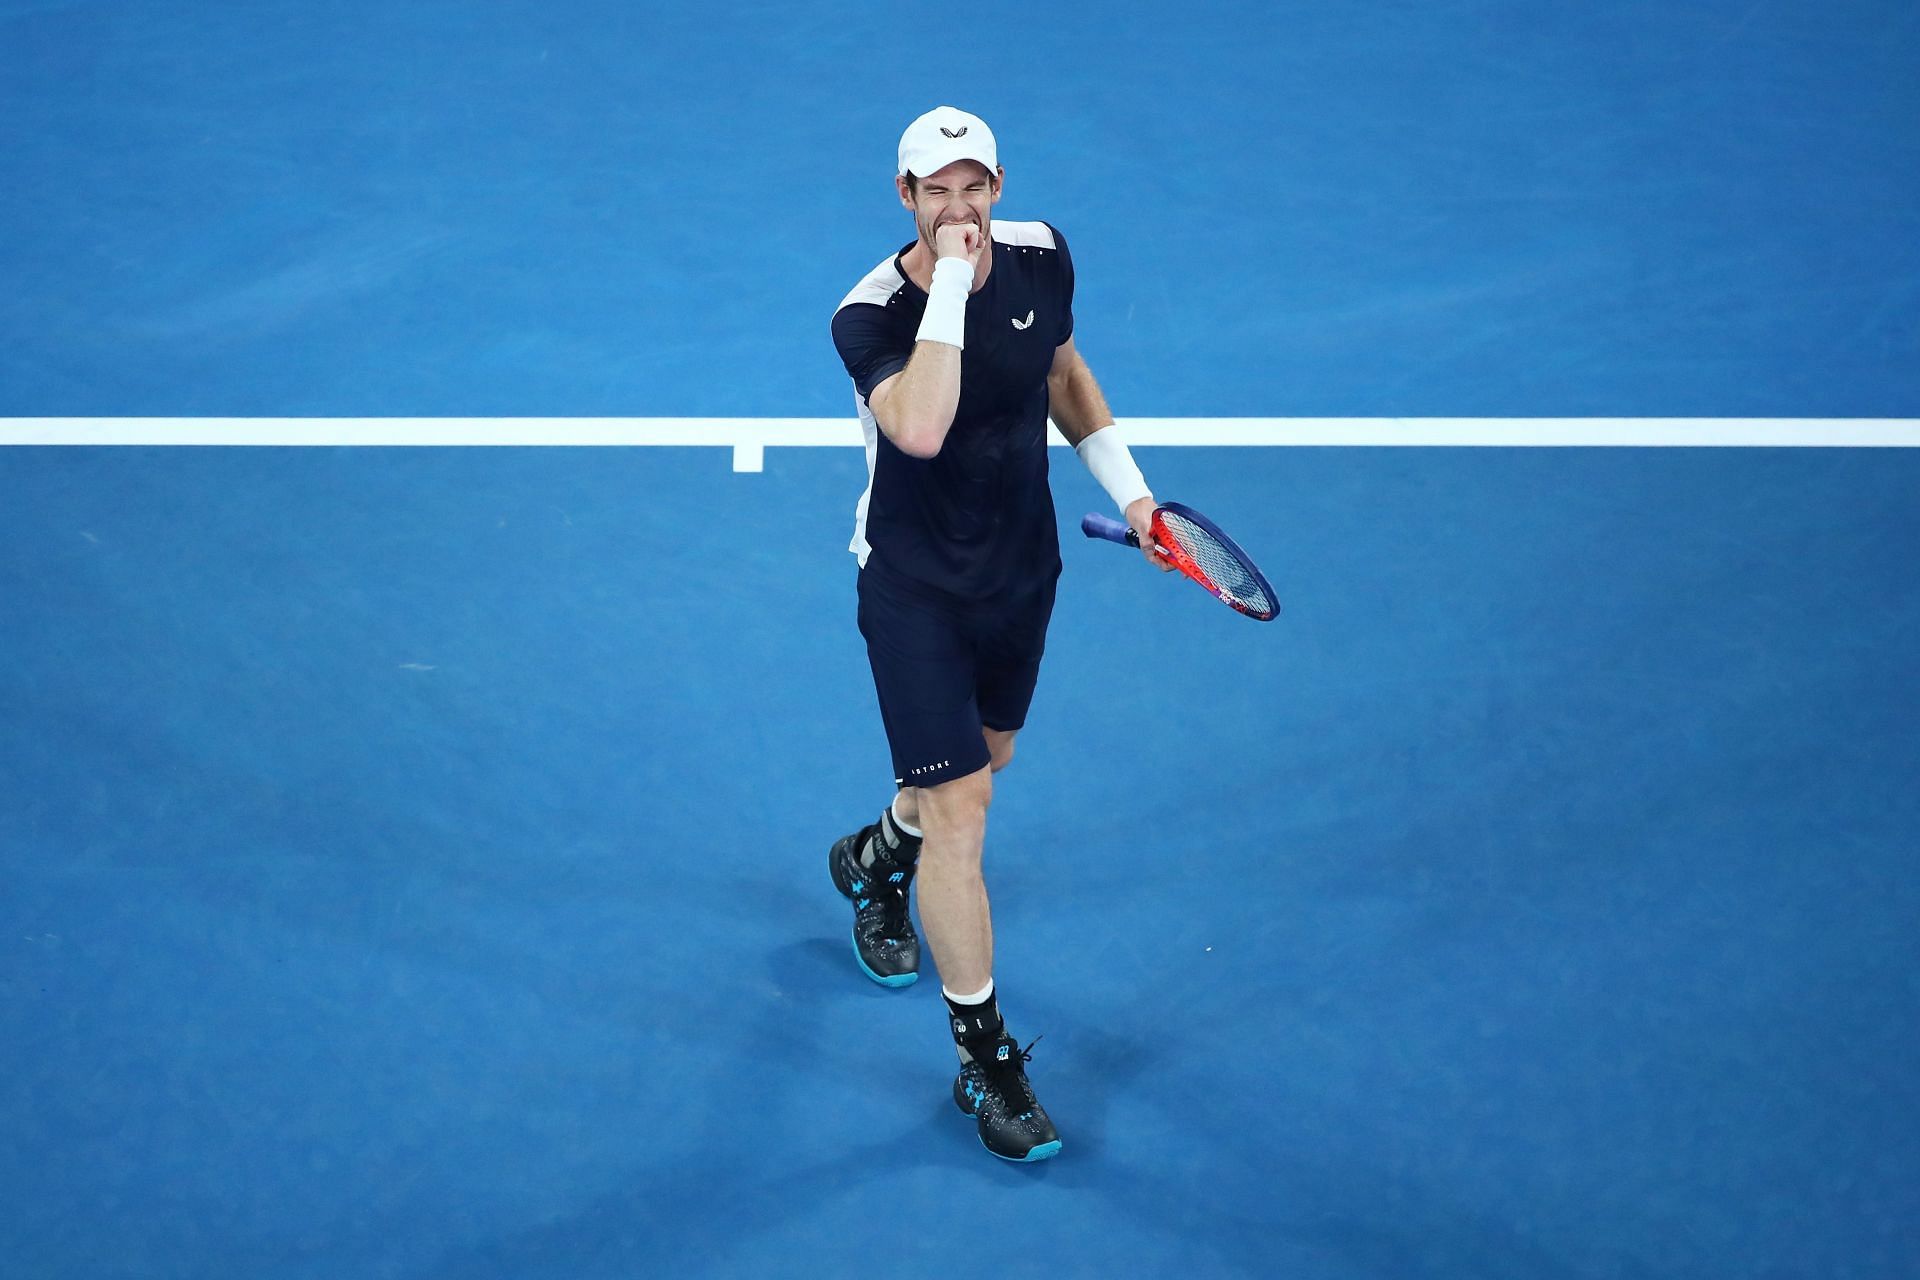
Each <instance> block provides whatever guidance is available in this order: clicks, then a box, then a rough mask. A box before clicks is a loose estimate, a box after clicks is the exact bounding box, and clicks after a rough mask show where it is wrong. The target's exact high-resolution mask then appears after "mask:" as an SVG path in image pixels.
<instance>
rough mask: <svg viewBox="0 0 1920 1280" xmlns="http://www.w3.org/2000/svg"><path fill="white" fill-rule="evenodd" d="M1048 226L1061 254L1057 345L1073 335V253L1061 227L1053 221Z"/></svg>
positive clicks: (1055, 247)
mask: <svg viewBox="0 0 1920 1280" xmlns="http://www.w3.org/2000/svg"><path fill="white" fill-rule="evenodd" d="M1046 228H1047V230H1049V231H1051V232H1053V247H1054V249H1055V250H1056V251H1058V253H1059V254H1060V333H1059V335H1058V336H1057V337H1055V338H1054V340H1053V345H1054V346H1056V347H1057V346H1060V345H1062V344H1063V343H1065V342H1066V340H1067V339H1068V338H1071V337H1072V336H1073V255H1072V254H1071V253H1068V252H1067V238H1066V237H1065V236H1063V235H1061V234H1060V228H1058V227H1056V226H1054V225H1053V224H1052V223H1051V222H1049V223H1047V224H1046Z"/></svg>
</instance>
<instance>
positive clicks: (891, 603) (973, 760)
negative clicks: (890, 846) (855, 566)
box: [860, 562, 1058, 787]
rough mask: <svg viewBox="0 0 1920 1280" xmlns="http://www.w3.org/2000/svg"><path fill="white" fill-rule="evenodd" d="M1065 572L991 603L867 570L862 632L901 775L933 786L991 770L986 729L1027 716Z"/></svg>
mask: <svg viewBox="0 0 1920 1280" xmlns="http://www.w3.org/2000/svg"><path fill="white" fill-rule="evenodd" d="M1057 579H1058V573H1057V572H1056V573H1055V574H1054V575H1052V576H1050V577H1048V578H1047V580H1046V581H1045V583H1043V584H1041V585H1040V586H1038V587H1036V588H1035V589H1034V590H1033V591H1032V592H1030V593H1029V594H1027V595H1024V596H1020V597H1016V598H1013V599H1010V600H996V601H992V602H989V603H986V604H978V603H973V602H969V601H962V600H956V599H953V598H952V597H949V596H946V595H944V594H943V593H940V592H936V591H933V590H931V589H930V588H927V587H923V586H919V585H918V584H915V583H912V582H908V581H903V580H902V579H900V578H898V577H895V576H893V575H891V574H888V573H886V572H884V571H882V570H880V569H879V568H878V566H877V564H875V563H873V562H869V564H868V566H867V568H865V569H862V570H861V571H860V634H861V635H863V636H865V637H866V639H867V662H868V664H869V665H871V666H872V667H873V687H874V689H875V690H876V691H877V692H878V693H879V695H880V719H881V721H882V722H883V723H884V724H885V725H886V729H887V745H888V747H889V748H891V750H892V752H893V774H894V781H895V782H896V783H898V784H899V785H900V786H903V787H930V786H932V785H934V784H935V783H939V782H947V781H950V780H952V779H954V778H964V777H965V776H966V775H968V774H970V773H974V772H977V771H978V770H981V769H984V768H986V767H987V740H986V738H984V737H983V736H982V735H981V732H980V731H981V729H982V727H985V728H988V729H1000V730H1012V729H1018V728H1020V727H1021V726H1022V725H1024V724H1025V723H1026V722H1027V707H1028V706H1029V705H1030V704H1031V703H1032V702H1033V686H1034V683H1035V681H1036V680H1038V679H1039V676H1040V656H1041V654H1042V653H1044V652H1045V651H1046V647H1047V623H1048V621H1049V620H1050V619H1051V618H1052V617H1053V593H1054V586H1055V583H1056V581H1057Z"/></svg>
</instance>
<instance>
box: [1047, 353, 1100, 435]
mask: <svg viewBox="0 0 1920 1280" xmlns="http://www.w3.org/2000/svg"><path fill="white" fill-rule="evenodd" d="M1047 402H1048V414H1049V416H1050V417H1052V418H1053V423H1054V425H1055V426H1057V427H1059V428H1060V434H1061V435H1063V436H1065V437H1066V438H1067V443H1068V444H1070V445H1073V446H1074V447H1075V448H1078V447H1079V446H1080V442H1081V441H1082V440H1085V439H1086V438H1087V437H1088V436H1090V435H1092V434H1093V433H1094V432H1096V431H1098V430H1099V429H1100V428H1102V427H1104V426H1106V425H1107V424H1109V423H1111V422H1112V421H1113V410H1111V409H1109V408H1107V397H1106V396H1105V395H1104V394H1103V393H1102V392H1101V390H1100V383H1099V382H1098V381H1097V380H1096V379H1095V378H1094V376H1093V370H1092V369H1089V368H1088V367H1087V365H1086V362H1085V361H1078V362H1076V363H1075V364H1074V366H1073V367H1072V368H1071V369H1069V370H1067V371H1066V373H1065V374H1064V375H1063V376H1061V377H1058V378H1050V379H1048V381H1047Z"/></svg>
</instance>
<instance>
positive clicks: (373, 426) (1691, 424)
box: [0, 418, 1920, 471]
mask: <svg viewBox="0 0 1920 1280" xmlns="http://www.w3.org/2000/svg"><path fill="white" fill-rule="evenodd" d="M1119 427H1120V430H1121V432H1122V433H1123V434H1124V435H1125V436H1126V438H1127V440H1128V442H1129V443H1131V444H1135V445H1142V446H1153V445H1171V446H1179V447H1190V446H1199V447H1233V448H1242V447H1336V448H1352V447H1364V448H1399V447H1421V448H1744V449H1751V448H1766V449H1777V448H1824V449H1888V448H1894V449H1912V448H1920V419H1916V418H1123V419H1121V420H1120V422H1119ZM1050 436H1051V442H1052V443H1053V444H1054V445H1056V446H1061V447H1064V445H1065V441H1063V440H1062V439H1061V438H1060V434H1059V432H1058V431H1053V432H1051V433H1050ZM861 443H862V442H861V438H860V427H859V424H858V423H857V422H855V421H854V420H853V419H852V418H0V445H240V446H256V447H257V446H279V447H289V446H297V447H309V446H316V445H358V446H379V447H390V446H421V447H461V446H585V447H634V446H656V447H658V446H666V447H687V446H711V447H715V448H730V449H732V450H733V469H734V470H735V471H759V470H761V469H762V467H764V466H765V459H766V451H767V450H768V449H770V448H776V449H790V448H813V447H828V448H859V447H861Z"/></svg>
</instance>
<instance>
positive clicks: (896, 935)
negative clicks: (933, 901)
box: [827, 823, 920, 987]
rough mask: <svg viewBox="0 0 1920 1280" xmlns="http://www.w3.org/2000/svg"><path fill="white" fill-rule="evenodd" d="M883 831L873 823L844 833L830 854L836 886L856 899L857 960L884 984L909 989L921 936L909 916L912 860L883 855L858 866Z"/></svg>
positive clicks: (916, 977) (916, 970) (914, 978)
mask: <svg viewBox="0 0 1920 1280" xmlns="http://www.w3.org/2000/svg"><path fill="white" fill-rule="evenodd" d="M878 831H879V824H877V823H874V824H870V825H868V826H865V827H862V828H860V830H858V831H856V832H854V833H853V834H852V835H850V836H842V837H841V838H840V839H839V840H837V841H835V842H834V846H833V848H832V849H831V850H829V851H828V853H827V870H828V871H829V872H830V873H831V874H832V876H833V887H834V888H836V889H838V890H839V891H840V893H841V896H843V897H846V898H849V899H851V900H852V902H853V958H854V959H855V960H857V961H859V963H860V970H861V972H863V973H865V974H866V975H867V976H868V977H869V978H872V979H873V980H874V981H875V982H877V983H879V984H880V985H881V986H883V987H910V986H912V985H913V984H914V983H915V982H917V981H919V979H920V936H919V935H918V934H916V933H915V932H914V931H913V921H912V919H911V918H909V917H908V915H907V890H908V889H909V888H910V887H912V885H913V871H914V866H915V864H914V863H911V862H904V863H902V862H895V861H893V860H892V859H890V858H887V857H885V856H881V857H878V858H875V859H874V863H873V865H872V866H871V867H863V866H861V865H860V851H861V850H862V849H864V848H866V846H867V841H868V840H870V839H873V838H874V837H875V834H876V833H877V832H878Z"/></svg>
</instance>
